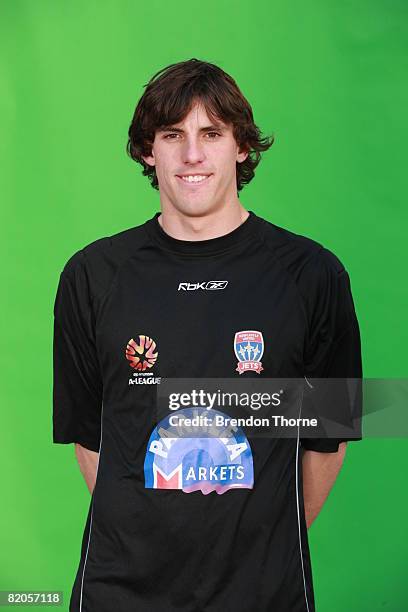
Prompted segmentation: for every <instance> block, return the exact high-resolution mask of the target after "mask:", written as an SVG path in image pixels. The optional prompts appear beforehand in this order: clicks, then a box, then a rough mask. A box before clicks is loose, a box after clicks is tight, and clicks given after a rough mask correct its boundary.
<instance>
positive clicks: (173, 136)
mask: <svg viewBox="0 0 408 612" xmlns="http://www.w3.org/2000/svg"><path fill="white" fill-rule="evenodd" d="M246 157H247V153H246V152H239V148H238V145H237V143H236V141H235V138H234V136H233V132H232V126H231V125H226V124H225V123H223V122H221V120H217V122H216V123H215V122H214V121H212V120H211V119H210V118H209V117H208V115H207V112H206V110H205V108H204V107H203V106H202V105H201V104H200V103H196V104H195V105H194V106H193V107H192V109H191V111H190V112H189V113H188V114H187V115H186V117H185V118H184V119H183V120H182V121H180V122H179V123H177V124H175V125H171V126H167V127H166V128H165V129H164V130H163V131H159V130H158V131H156V134H155V139H154V142H153V146H152V154H151V155H150V156H148V157H144V160H145V162H146V163H148V164H149V165H152V166H155V168H156V175H157V180H158V183H159V191H160V200H161V202H162V204H164V206H167V207H168V206H169V205H170V206H172V207H174V208H175V209H177V210H178V211H180V212H181V213H183V214H186V215H189V216H201V215H204V214H206V213H208V212H210V211H212V210H216V209H219V208H221V207H222V206H223V205H225V204H227V203H228V202H231V203H232V202H234V201H235V200H236V199H237V188H236V166H235V164H236V162H243V161H244V160H245V159H246Z"/></svg>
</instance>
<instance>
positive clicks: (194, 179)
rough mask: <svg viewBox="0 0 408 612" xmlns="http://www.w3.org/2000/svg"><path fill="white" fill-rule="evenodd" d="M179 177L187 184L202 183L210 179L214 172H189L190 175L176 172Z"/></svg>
mask: <svg viewBox="0 0 408 612" xmlns="http://www.w3.org/2000/svg"><path fill="white" fill-rule="evenodd" d="M176 176H177V178H178V179H180V180H181V181H182V182H183V183H186V184H187V185H201V184H202V183H205V182H206V181H208V179H209V178H210V177H211V176H212V174H189V175H184V176H183V175H180V174H176Z"/></svg>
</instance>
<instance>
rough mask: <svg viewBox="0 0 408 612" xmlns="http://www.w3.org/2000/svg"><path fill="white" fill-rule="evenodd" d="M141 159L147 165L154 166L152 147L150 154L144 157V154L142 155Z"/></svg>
mask: <svg viewBox="0 0 408 612" xmlns="http://www.w3.org/2000/svg"><path fill="white" fill-rule="evenodd" d="M142 159H143V161H144V162H145V163H146V164H147V165H148V166H155V165H156V160H155V157H154V153H153V149H152V152H151V154H150V155H146V157H145V156H144V155H142Z"/></svg>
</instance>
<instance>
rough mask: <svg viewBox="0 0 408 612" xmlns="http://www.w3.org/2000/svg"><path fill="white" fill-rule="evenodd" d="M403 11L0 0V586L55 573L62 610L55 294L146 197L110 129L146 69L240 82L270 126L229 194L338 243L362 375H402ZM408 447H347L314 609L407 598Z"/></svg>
mask: <svg viewBox="0 0 408 612" xmlns="http://www.w3.org/2000/svg"><path fill="white" fill-rule="evenodd" d="M407 17H408V4H407V3H406V1H403V0H401V1H396V0H394V1H386V0H383V1H382V2H381V1H379V0H370V1H362V0H355V1H353V2H351V1H344V0H342V1H340V0H338V1H337V2H334V1H330V0H321V1H319V0H309V2H303V1H302V2H300V1H298V0H296V1H292V2H287V1H284V0H281V1H279V2H278V1H264V2H262V1H256V0H255V1H252V2H243V1H234V2H232V1H226V0H218V1H213V0H212V1H207V2H205V3H203V4H201V5H199V4H197V3H192V2H185V1H180V0H179V1H173V2H166V1H161V2H160V1H158V0H149V1H148V2H146V3H144V2H143V3H142V2H137V1H123V0H122V1H119V0H111V1H102V2H101V1H98V2H96V1H95V0H93V1H90V0H88V1H83V0H75V1H73V0H71V1H69V2H68V1H62V0H61V1H58V0H57V1H56V0H41V1H36V2H33V1H29V0H27V1H23V0H1V2H0V24H1V25H0V49H1V66H0V68H1V70H0V106H1V113H0V122H1V126H0V131H1V138H0V151H1V159H0V162H1V178H0V180H1V185H0V193H1V196H2V208H1V211H2V213H1V214H2V223H1V244H0V248H1V261H2V264H3V271H2V275H3V281H2V284H1V287H2V296H1V302H2V310H3V315H2V317H1V326H2V329H1V336H2V340H3V349H2V351H1V373H2V382H1V405H2V427H1V438H2V443H1V446H0V448H1V457H0V459H1V465H2V470H1V473H2V490H3V491H2V492H3V495H2V503H1V510H0V513H1V514H0V519H1V534H0V537H1V541H2V546H1V552H2V555H1V567H0V576H1V579H0V589H24V590H46V589H54V590H57V589H62V590H64V593H65V597H66V605H65V606H64V609H68V600H69V595H70V590H71V586H72V582H73V579H74V575H75V572H76V569H77V563H78V560H79V552H80V542H81V538H82V532H83V527H84V523H85V518H86V512H87V509H88V504H89V500H90V497H89V493H88V491H87V489H86V486H85V483H84V481H83V480H82V476H81V474H80V472H79V469H78V466H77V464H76V460H75V455H74V448H73V445H67V446H62V445H53V444H52V421H51V393H52V369H51V368H52V353H51V349H52V309H53V301H54V297H55V291H56V287H57V282H58V278H59V274H60V272H61V270H62V267H63V265H64V264H65V262H66V260H67V259H68V258H69V257H70V255H71V254H72V253H73V252H75V251H76V250H78V249H79V248H81V247H83V246H84V245H85V244H88V243H89V242H91V241H93V240H95V239H97V238H99V237H101V236H106V235H110V234H114V233H116V232H118V231H121V230H123V229H125V228H128V227H132V226H134V225H138V224H139V223H142V222H143V221H144V220H145V219H147V218H149V217H151V216H152V215H153V213H154V212H155V211H157V210H159V196H158V193H157V192H155V191H154V190H153V189H152V188H151V187H150V185H149V183H148V180H147V178H145V177H142V175H141V168H140V166H138V165H136V164H135V163H134V162H133V161H132V160H131V159H130V158H128V157H127V156H126V153H125V144H126V138H127V129H128V127H129V123H130V120H131V117H132V114H133V110H134V107H135V105H136V102H137V100H138V98H139V97H140V95H141V94H142V93H143V85H144V84H145V83H146V82H147V81H148V79H149V78H150V76H152V74H154V73H155V72H156V71H157V70H159V69H160V68H162V67H164V66H166V65H168V64H170V63H173V62H177V61H182V60H185V59H189V58H191V57H197V58H200V59H205V60H207V61H210V62H214V63H216V64H219V65H220V66H221V67H222V68H224V70H226V71H227V72H229V73H230V74H231V75H232V76H233V77H234V78H235V79H236V80H237V82H238V84H239V85H240V87H241V89H242V91H243V93H244V95H245V96H246V97H247V98H248V99H249V101H250V102H251V104H252V107H253V110H254V115H255V120H256V122H257V124H258V125H259V126H260V127H261V129H262V130H263V132H264V133H266V134H270V133H272V132H273V133H274V134H275V137H276V142H275V144H274V145H273V147H272V148H271V149H270V151H269V152H267V153H266V154H265V155H264V159H263V161H262V162H261V164H260V166H259V167H258V170H257V172H256V177H255V179H254V181H253V182H252V183H251V184H250V185H249V186H247V187H246V188H244V190H243V191H242V192H241V194H240V199H241V201H242V203H243V205H244V206H245V207H246V208H248V209H250V210H254V211H255V212H256V213H257V214H259V215H261V216H263V217H265V218H267V219H269V220H271V221H272V222H274V223H275V224H277V225H281V226H283V227H286V228H288V229H290V230H291V231H294V232H297V233H300V234H305V235H307V236H309V237H311V238H314V239H315V240H318V241H320V242H322V243H323V244H324V245H325V246H326V247H327V248H329V249H331V250H333V251H334V252H335V253H336V254H337V256H338V257H339V258H340V259H341V260H342V262H343V263H344V265H345V266H346V268H347V269H348V271H349V273H350V277H351V283H352V289H353V295H354V299H355V304H356V309H357V314H358V318H359V321H360V326H361V335H362V342H363V359H364V372H365V376H367V377H404V376H406V375H407V367H406V349H405V347H406V346H407V339H408V338H407V326H406V325H404V323H405V322H406V313H407V306H408V304H407V302H408V299H407V286H406V285H407V273H406V270H407V259H406V257H404V253H406V250H405V246H406V228H407V213H406V198H405V197H404V196H405V194H406V193H407V170H406V146H407V145H406V143H407V136H408V133H407V113H406V108H407V105H408V104H407V103H408V100H407V97H408V96H407V84H406V68H407V62H406V54H407V51H408V36H407ZM404 200H405V201H404ZM407 451H408V444H407V440H406V439H388V440H373V439H372V440H368V439H366V440H363V441H362V442H358V443H354V444H353V443H350V444H349V448H348V451H347V456H346V460H345V464H344V467H343V470H342V472H341V473H340V476H339V478H338V481H337V482H336V484H335V486H334V489H333V490H332V492H331V494H330V496H329V498H328V500H327V503H326V505H325V507H324V508H323V511H322V513H321V515H320V516H319V517H318V519H317V520H316V522H315V524H314V525H313V526H312V528H311V530H310V534H309V535H310V545H311V551H312V561H313V570H314V583H315V591H316V604H317V610H318V611H319V612H344V611H345V610H347V611H350V612H354V611H358V612H360V611H370V612H376V611H377V610H390V611H391V610H392V611H394V612H401V611H402V610H403V609H408V594H407V584H406V583H407V580H406V558H407V547H406V542H407V540H408V530H407V520H406V516H407V514H406V507H407V501H408V496H407V489H406V474H405V473H404V470H403V467H404V460H405V458H406V454H407Z"/></svg>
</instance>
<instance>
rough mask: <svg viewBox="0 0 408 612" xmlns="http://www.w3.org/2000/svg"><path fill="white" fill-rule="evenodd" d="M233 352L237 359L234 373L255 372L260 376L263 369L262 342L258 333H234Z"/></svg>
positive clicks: (250, 331) (248, 331) (251, 331)
mask: <svg viewBox="0 0 408 612" xmlns="http://www.w3.org/2000/svg"><path fill="white" fill-rule="evenodd" d="M234 351H235V355H236V357H237V359H238V364H237V368H236V369H235V371H236V372H239V374H242V373H243V372H256V373H257V374H260V373H261V372H262V370H263V369H264V368H263V367H262V363H261V357H262V355H263V352H264V340H263V336H262V333H261V332H259V331H253V330H247V331H240V332H236V334H235V338H234Z"/></svg>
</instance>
